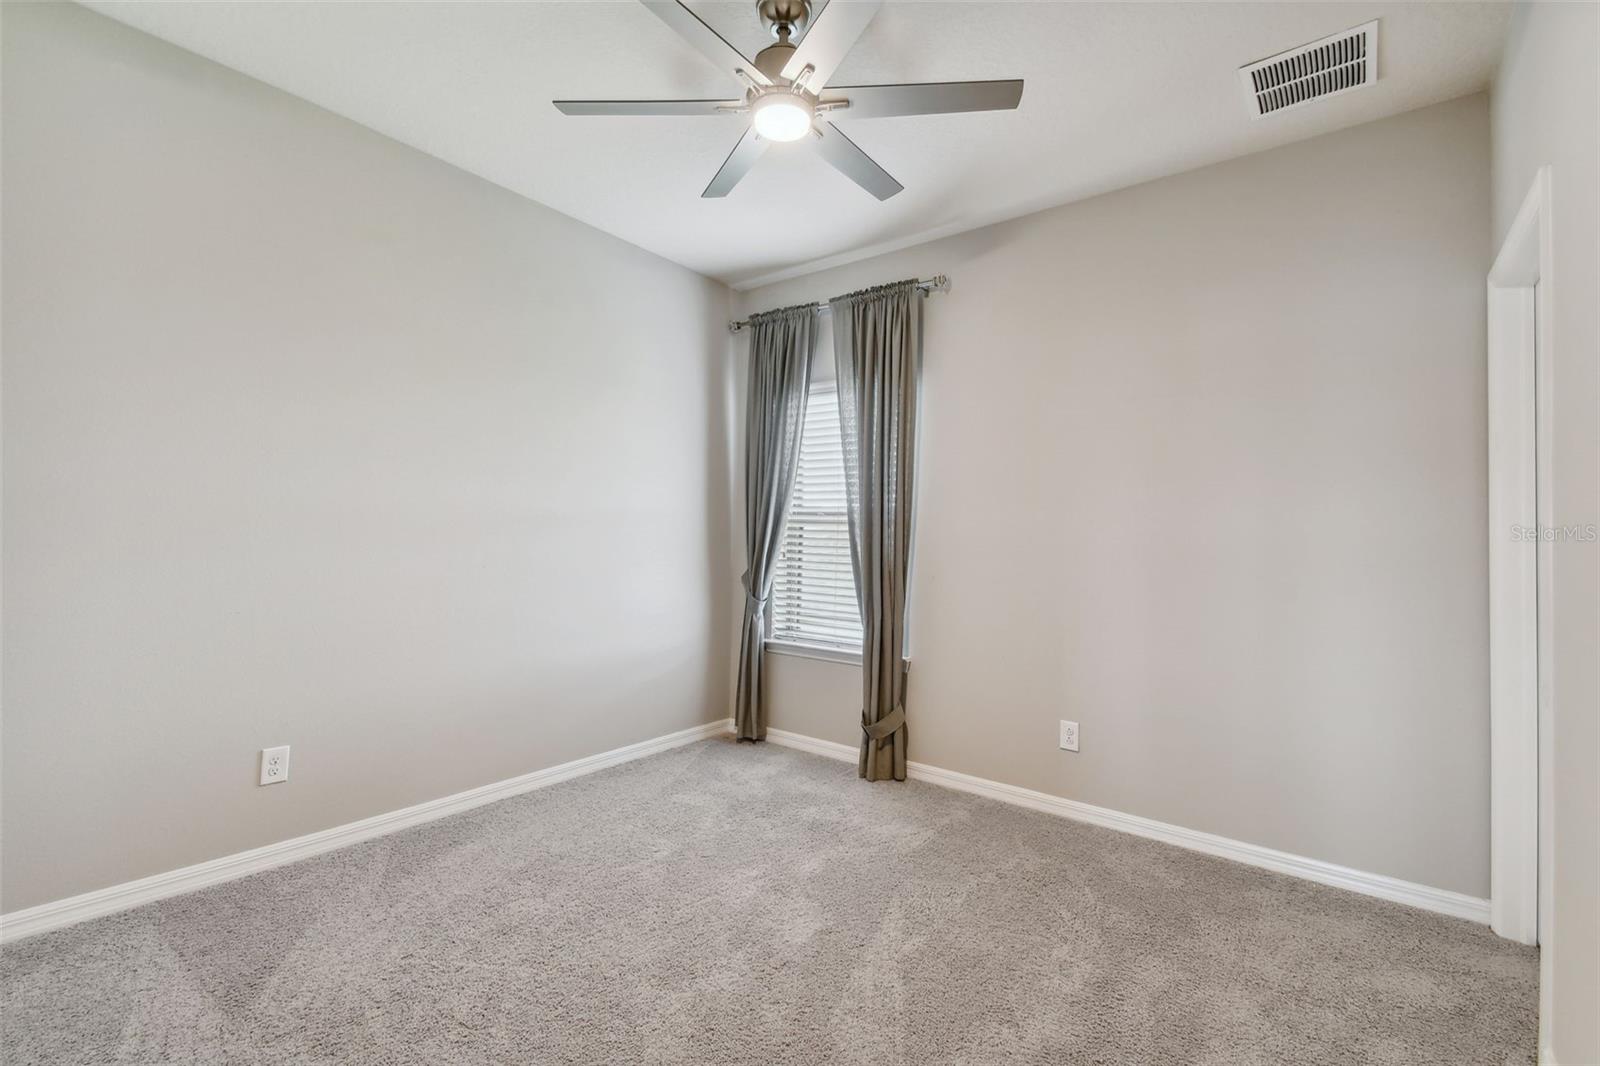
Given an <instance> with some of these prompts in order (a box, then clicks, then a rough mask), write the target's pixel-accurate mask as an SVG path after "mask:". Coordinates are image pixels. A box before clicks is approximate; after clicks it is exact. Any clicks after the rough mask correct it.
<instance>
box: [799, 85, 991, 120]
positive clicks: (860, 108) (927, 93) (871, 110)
mask: <svg viewBox="0 0 1600 1066" xmlns="http://www.w3.org/2000/svg"><path fill="white" fill-rule="evenodd" d="M839 98H843V99H846V100H849V101H850V106H849V107H846V108H844V109H842V110H840V111H836V112H834V113H833V116H832V117H834V118H842V119H852V118H893V117H896V116H899V115H952V114H956V113H957V112H961V111H1010V110H1011V109H1013V108H1015V107H1016V106H1017V104H1018V103H1020V102H1021V101H1022V81H1021V80H1020V79H1018V80H1016V81H928V82H919V83H915V84H908V85H837V86H833V87H831V88H829V89H828V91H827V93H826V94H825V96H824V98H823V102H824V103H832V102H833V101H835V100H836V99H839Z"/></svg>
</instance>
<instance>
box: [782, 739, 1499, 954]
mask: <svg viewBox="0 0 1600 1066" xmlns="http://www.w3.org/2000/svg"><path fill="white" fill-rule="evenodd" d="M767 739H768V740H769V741H771V742H772V743H774V744H781V745H783V746H784V747H788V748H798V749H800V750H801V751H809V752H812V753H813V754H816V755H825V756H827V757H828V758H831V759H842V760H844V761H845V762H855V761H856V760H857V757H858V753H857V751H856V749H855V748H853V747H851V746H850V745H848V744H838V743H835V742H834V741H831V740H818V739H817V738H816V737H808V736H804V735H802V734H800V733H791V732H789V731H787V730H784V729H768V730H767ZM906 775H907V776H908V777H910V778H912V779H913V780H917V781H928V782H931V783H932V784H935V785H943V786H944V787H945V788H953V789H958V790H959V791H962V792H971V793H974V794H976V795H979V796H987V797H989V798H990V799H996V800H1000V801H1001V802H1002V803H1011V804H1015V805H1016V806H1018V807H1027V808H1030V809H1031V810H1036V811H1044V812H1045V813H1046V814H1054V815H1059V816H1060V817H1062V818H1071V819H1074V820H1075V821H1079V822H1088V823H1090V824H1091V825H1098V826H1104V827H1105V828H1107V829H1116V830H1120V831H1121V832H1124V833H1132V834H1133V835H1135V836H1141V837H1148V838H1149V839H1151V840H1159V841H1161V842H1162V843H1165V844H1176V845H1177V846H1178V847H1180V848H1188V849H1190V850H1191V851H1203V852H1205V853H1206V854H1207V855H1216V856H1220V857H1221V858H1224V859H1232V860H1233V861H1234V862H1242V863H1244V864H1246V865H1247V866H1259V867H1260V868H1262V869H1263V870H1272V871H1273V872H1275V873H1280V874H1288V875H1290V876H1291V877H1300V878H1304V879H1305V880H1307V881H1315V882H1317V883H1318V884H1323V885H1332V886H1333V887H1335V888H1343V889H1347V890H1349V891H1351V892H1359V893H1361V894H1362V895H1365V896H1376V897H1377V898H1378V899H1386V900H1390V901H1392V902H1394V903H1404V904H1407V905H1409V906H1412V907H1420V908H1421V909H1423V910H1425V911H1434V912H1436V913H1438V914H1448V915H1449V916H1451V917H1452V918H1465V919H1467V920H1468V921H1472V922H1478V923H1480V924H1483V925H1488V924H1489V901H1488V900H1486V899H1479V898H1477V897H1476V896H1468V895H1464V894H1463V893H1460V892H1450V891H1448V890H1446V889H1442V888H1432V887H1430V886H1428V885H1419V884H1417V883H1416V882H1414V881H1401V880H1399V879H1398V878H1394V877H1385V876H1383V875H1382V874H1372V873H1366V872H1364V871H1362V870H1352V869H1351V868H1350V867H1348V866H1338V865H1335V864H1334V863H1331V862H1322V861H1321V860H1319V859H1308V858H1306V857H1304V856H1302V855H1291V854H1289V853H1288V852H1286V851H1276V850H1274V849H1272V848H1265V847H1262V846H1261V845H1259V844H1246V843H1244V842H1243V841H1240V840H1230V839H1228V838H1227V837H1220V836H1216V835H1214V834H1212V833H1202V832H1200V831H1198V830H1195V829H1185V828H1184V827H1182V826H1179V825H1170V824H1168V823H1166V822H1158V821H1155V820H1154V819H1152V818H1142V817H1140V816H1139V815H1136V814H1124V813H1122V812H1121V811H1114V810H1111V809H1109V808H1107V807H1095V806H1092V805H1091V804H1088V803H1080V802H1078V801H1077V800H1069V799H1063V798H1062V797H1060V796H1052V795H1050V794H1048V793H1045V792H1035V791H1033V790H1032V789H1027V788H1018V787H1017V786H1016V785H1006V784H1002V783H1000V782H999V781H989V780H986V779H984V778H981V777H973V776H971V775H970V774H962V773H957V772H956V771H954V770H945V769H941V768H940V767H937V766H929V765H927V764H926V763H917V762H913V763H907V764H906Z"/></svg>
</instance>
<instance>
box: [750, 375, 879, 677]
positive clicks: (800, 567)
mask: <svg viewBox="0 0 1600 1066" xmlns="http://www.w3.org/2000/svg"><path fill="white" fill-rule="evenodd" d="M770 616H771V619H772V632H771V639H773V640H779V641H784V642H786V643H791V644H807V645H812V646H815V647H822V648H832V649H839V650H848V651H859V650H860V649H861V613H860V609H859V608H858V607H857V606H856V586H855V575H854V574H853V573H852V571H851V569H850V527H849V519H848V517H847V516H846V512H845V498H844V450H843V446H842V445H841V444H840V442H839V395H838V393H837V392H836V391H835V390H834V387H833V383H832V382H824V383H820V384H816V385H813V386H812V387H811V395H810V398H809V399H808V401H807V403H806V421H805V425H804V426H803V427H802V429H801V433H800V465H799V471H798V473H797V474H796V475H795V487H794V498H793V499H792V500H791V502H790V504H789V522H788V525H787V526H786V527H785V528H784V531H783V544H782V546H781V548H780V549H779V553H778V568H777V574H776V576H775V577H774V579H773V583H772V600H771V608H770Z"/></svg>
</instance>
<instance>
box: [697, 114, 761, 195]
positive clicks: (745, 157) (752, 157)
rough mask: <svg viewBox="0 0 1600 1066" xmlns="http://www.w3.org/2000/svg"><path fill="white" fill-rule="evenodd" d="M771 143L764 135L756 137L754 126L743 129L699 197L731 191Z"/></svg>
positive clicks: (725, 193)
mask: <svg viewBox="0 0 1600 1066" xmlns="http://www.w3.org/2000/svg"><path fill="white" fill-rule="evenodd" d="M771 143H772V142H771V141H769V140H767V139H766V138H764V137H757V136H756V131H755V128H754V127H751V128H750V129H747V130H745V131H744V136H743V137H740V138H739V143H738V144H736V145H734V146H733V151H731V152H729V153H728V158H727V159H725V160H723V163H722V169H721V170H719V171H717V176H716V177H714V178H712V179H711V184H710V185H707V186H706V191H705V192H703V193H701V194H700V197H701V198H702V199H717V198H719V197H723V196H726V195H728V194H729V193H730V192H732V191H733V187H734V186H735V185H737V184H739V179H741V178H743V177H744V176H745V175H746V174H748V173H750V168H751V167H753V166H755V165H756V160H757V159H760V158H761V156H762V155H763V154H764V153H765V152H766V150H767V145H769V144H771Z"/></svg>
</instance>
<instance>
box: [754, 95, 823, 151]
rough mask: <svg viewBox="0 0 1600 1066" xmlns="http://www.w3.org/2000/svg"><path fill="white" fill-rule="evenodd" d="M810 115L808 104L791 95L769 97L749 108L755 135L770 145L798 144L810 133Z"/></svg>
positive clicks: (760, 97)
mask: <svg viewBox="0 0 1600 1066" xmlns="http://www.w3.org/2000/svg"><path fill="white" fill-rule="evenodd" d="M811 114H812V112H811V102H810V101H809V100H807V99H806V98H805V97H803V96H798V95H796V94H794V93H786V92H777V93H768V94H767V95H765V96H758V97H756V100H755V102H754V103H753V104H751V105H750V120H751V122H752V123H753V124H754V125H755V128H756V132H757V133H759V134H760V135H761V136H763V137H765V138H766V139H767V140H769V141H798V140H799V139H800V138H802V137H804V136H805V135H806V134H808V133H810V132H811Z"/></svg>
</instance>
